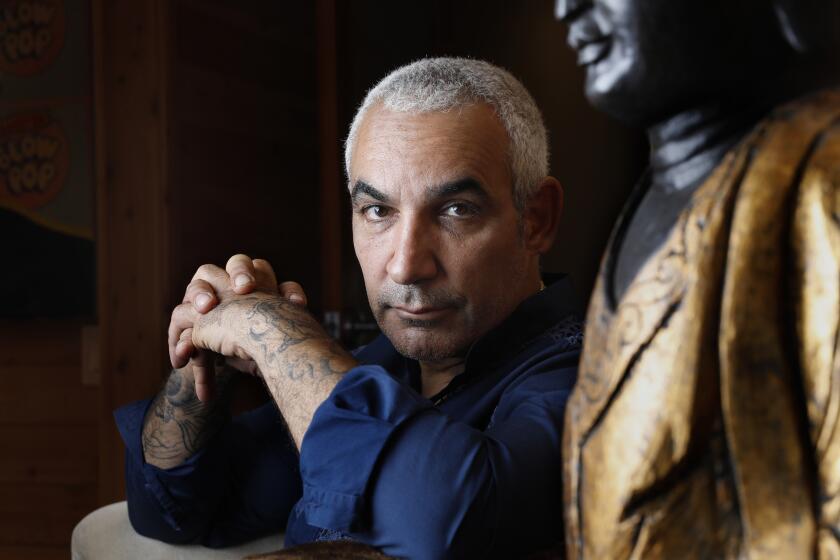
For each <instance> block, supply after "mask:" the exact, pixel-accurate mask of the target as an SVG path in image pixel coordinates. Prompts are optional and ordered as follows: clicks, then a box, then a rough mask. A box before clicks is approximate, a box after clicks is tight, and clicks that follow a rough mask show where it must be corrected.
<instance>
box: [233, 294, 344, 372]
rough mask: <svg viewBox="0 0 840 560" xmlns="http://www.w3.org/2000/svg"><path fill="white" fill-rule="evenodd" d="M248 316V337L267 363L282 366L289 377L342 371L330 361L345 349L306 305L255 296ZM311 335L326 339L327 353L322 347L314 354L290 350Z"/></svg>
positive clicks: (313, 337)
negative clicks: (259, 298) (312, 314)
mask: <svg viewBox="0 0 840 560" xmlns="http://www.w3.org/2000/svg"><path fill="white" fill-rule="evenodd" d="M247 318H248V325H249V330H248V337H249V339H250V340H251V341H252V342H253V343H255V344H256V346H257V347H258V348H259V351H260V352H261V354H262V358H263V359H264V360H265V361H266V363H268V364H271V365H278V366H281V369H282V370H283V371H285V372H286V375H287V377H288V378H289V379H291V380H292V381H299V380H303V379H310V380H316V379H320V378H323V377H328V376H331V375H340V374H342V373H343V372H344V370H341V369H338V368H336V367H334V365H333V364H332V361H333V360H334V359H336V358H339V357H343V356H346V352H345V351H344V349H342V348H341V345H339V344H338V343H337V342H336V341H335V340H332V339H331V338H329V337H328V336H327V334H326V333H325V332H324V330H323V328H322V327H321V326H320V325H319V324H318V323H317V321H315V319H314V318H313V317H312V316H311V315H310V314H309V313H308V312H307V311H306V310H305V309H302V308H300V307H299V306H297V305H295V304H293V303H290V302H288V301H285V300H281V299H278V300H269V301H266V300H256V301H255V302H254V304H253V306H252V307H251V309H250V310H249V311H248V313H247ZM313 339H320V340H321V341H323V342H327V354H326V355H324V354H323V353H322V352H323V348H322V349H321V352H319V353H318V355H317V356H316V355H310V353H308V352H294V353H290V352H289V350H290V349H292V347H295V346H298V345H300V344H302V343H305V342H307V341H310V340H313ZM290 354H294V355H293V356H292V355H290Z"/></svg>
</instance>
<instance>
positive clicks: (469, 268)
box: [117, 58, 580, 558]
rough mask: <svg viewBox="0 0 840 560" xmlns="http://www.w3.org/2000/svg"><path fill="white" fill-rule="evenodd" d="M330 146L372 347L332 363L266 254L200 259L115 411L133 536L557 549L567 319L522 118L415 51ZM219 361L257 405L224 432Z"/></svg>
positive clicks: (333, 352) (500, 89) (490, 87)
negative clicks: (261, 392) (339, 163)
mask: <svg viewBox="0 0 840 560" xmlns="http://www.w3.org/2000/svg"><path fill="white" fill-rule="evenodd" d="M346 146H347V148H346V163H347V175H348V179H349V181H348V188H349V194H350V197H351V200H352V208H353V218H352V221H353V241H354V246H355V250H356V255H357V257H358V259H359V263H360V265H361V268H362V271H363V273H364V279H365V285H366V289H367V293H368V297H369V301H370V305H371V308H372V310H373V312H374V315H375V317H376V319H377V321H378V323H379V325H380V327H381V329H382V331H383V333H384V335H383V336H381V337H379V338H378V339H377V340H375V341H374V342H373V343H371V344H370V345H368V346H366V347H364V348H362V349H359V350H357V351H356V352H355V353H353V354H350V353H348V352H346V351H345V350H344V349H342V348H341V347H340V346H339V345H338V344H337V343H336V342H335V341H333V340H331V339H330V338H329V337H328V336H327V335H326V334H325V332H324V331H323V329H322V328H321V327H320V326H319V325H318V323H317V322H316V321H315V319H314V318H313V317H312V316H311V315H310V314H309V313H308V312H307V311H306V310H305V308H304V307H302V306H301V305H300V304H298V303H295V302H293V301H289V300H287V299H286V298H284V297H282V295H280V294H278V293H276V286H277V281H276V279H275V278H274V274H273V272H272V270H271V267H270V265H268V263H266V262H265V261H260V260H251V259H250V258H248V257H246V256H244V255H237V256H235V257H233V258H232V259H231V260H230V261H229V262H228V264H227V266H226V269H225V270H222V269H220V268H216V267H213V266H207V265H206V266H204V267H202V268H200V269H199V271H198V272H197V273H196V276H195V278H194V279H193V282H192V283H191V284H190V286H189V287H188V288H187V291H186V295H185V299H184V304H182V305H180V306H179V307H178V308H176V310H175V311H174V312H173V315H172V323H171V326H170V332H169V342H170V353H171V357H172V361H173V365H175V366H176V368H178V369H175V370H174V371H173V372H172V374H171V375H170V377H169V380H168V381H167V385H166V388H165V389H164V390H163V391H161V393H160V394H159V395H158V396H157V397H156V398H155V399H154V401H152V402H151V403H149V402H142V403H137V404H135V405H131V406H129V407H126V408H124V409H122V410H121V411H119V412H118V413H117V420H118V424H119V426H120V429H121V433H122V435H123V437H124V439H125V442H126V445H127V447H128V469H127V471H128V472H127V486H128V502H129V514H130V517H131V520H132V523H133V525H134V527H135V528H136V529H137V531H138V532H140V533H141V534H144V535H148V536H151V537H154V538H159V539H162V540H167V541H171V542H189V541H195V540H199V541H201V542H203V543H205V544H206V545H209V546H226V545H229V544H233V543H236V542H240V541H243V540H246V539H250V538H253V537H255V536H258V535H260V534H264V533H265V532H268V531H282V530H283V528H284V526H285V527H286V543H287V545H290V544H297V543H302V542H307V541H317V540H332V539H345V538H349V539H354V540H358V541H361V542H364V543H367V544H370V545H373V546H375V547H378V548H381V549H382V550H384V551H385V552H386V553H388V554H393V555H396V556H403V557H410V558H440V557H461V558H462V557H468V556H475V557H486V556H493V555H496V556H505V555H510V554H512V551H516V554H522V553H524V552H528V551H530V550H538V549H545V548H549V547H551V546H553V545H555V544H556V543H557V542H560V541H562V496H561V481H560V471H559V469H558V468H557V466H558V465H559V464H560V445H561V441H560V440H561V437H560V434H561V433H562V417H563V411H564V406H565V400H566V398H567V396H568V394H569V393H570V391H571V387H572V386H573V383H574V379H575V371H576V369H575V368H576V363H577V359H578V352H579V346H580V328H579V322H578V319H576V314H575V305H574V303H573V301H572V298H571V295H570V293H569V286H568V282H567V281H566V280H560V281H559V282H557V283H555V284H551V285H548V286H544V285H543V284H542V281H541V278H540V274H539V258H540V255H541V254H542V253H544V252H545V251H546V250H548V248H549V247H550V245H551V243H552V242H553V238H554V236H555V234H556V230H557V225H558V219H559V215H560V211H561V207H562V190H561V187H560V185H559V183H558V182H557V181H556V180H555V179H553V178H551V177H547V159H548V158H547V153H548V151H547V144H546V133H545V129H544V126H543V124H542V119H541V117H540V114H539V111H538V109H537V108H536V106H535V105H534V102H533V100H532V99H531V97H530V95H529V94H528V93H527V92H526V91H525V89H524V88H523V87H522V85H521V84H520V83H519V82H517V81H516V80H515V79H514V78H513V77H512V76H511V75H510V74H508V73H507V72H505V71H503V70H501V69H499V68H496V67H494V66H492V65H490V64H487V63H485V62H480V61H475V60H466V59H446V58H443V59H429V60H422V61H419V62H416V63H414V64H412V65H409V66H407V67H404V68H402V69H399V70H397V71H395V72H394V73H392V74H391V75H390V76H388V77H386V78H385V79H384V80H383V81H382V82H380V83H379V84H378V85H377V86H376V87H375V88H374V89H373V90H371V91H370V93H369V94H368V95H367V98H366V99H365V101H364V103H363V104H362V106H361V108H360V109H359V111H358V113H357V115H356V118H355V120H354V122H353V125H352V127H351V130H350V134H349V137H348V139H347V145H346ZM298 289H299V288H298V287H297V286H295V285H285V286H284V290H283V293H284V295H289V296H290V298H291V297H292V294H296V295H297V296H298V299H299V301H302V299H303V298H302V297H301V296H302V295H301V294H300V293H299V292H298ZM222 357H227V361H225V360H224V359H222ZM226 363H227V364H234V365H236V366H237V367H238V368H240V369H243V370H247V371H251V372H254V373H257V374H259V375H260V376H261V377H262V378H263V379H264V380H265V382H266V385H267V387H268V389H269V390H270V392H271V394H272V396H273V397H274V401H275V402H274V403H272V404H270V406H267V407H264V408H262V409H259V410H257V411H256V412H253V413H250V414H248V415H245V416H244V417H241V418H239V419H235V420H234V421H233V422H228V421H227V419H226V418H225V404H226V401H227V399H228V397H229V394H230V387H231V382H232V380H233V379H234V376H233V374H232V373H231V369H230V367H228V366H227V365H226ZM278 411H279V412H278ZM284 423H285V426H287V427H288V432H287V430H286V427H285V426H284V425H283V424H284ZM290 436H291V437H290ZM298 449H299V451H300V456H299V458H298V453H297V451H298ZM301 486H302V496H301ZM290 511H291V515H290ZM287 517H288V524H287V522H286V521H287Z"/></svg>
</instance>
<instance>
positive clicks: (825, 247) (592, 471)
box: [564, 90, 840, 559]
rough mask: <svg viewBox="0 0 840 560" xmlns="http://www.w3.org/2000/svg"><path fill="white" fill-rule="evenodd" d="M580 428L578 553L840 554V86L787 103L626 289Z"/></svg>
mask: <svg viewBox="0 0 840 560" xmlns="http://www.w3.org/2000/svg"><path fill="white" fill-rule="evenodd" d="M641 195H642V193H636V194H635V195H634V197H633V198H632V199H631V201H630V203H629V205H628V208H627V209H626V211H625V213H624V215H623V217H622V218H621V219H620V220H619V222H618V224H617V226H616V229H615V231H614V233H613V237H612V239H611V241H610V245H609V248H608V250H607V252H606V255H605V257H604V259H603V262H602V265H601V272H600V277H599V279H598V282H597V284H596V287H595V291H594V294H593V298H592V302H591V304H590V308H589V312H588V319H587V330H586V339H585V344H584V352H583V358H582V363H581V368H580V374H579V381H578V386H577V387H576V389H575V391H574V394H573V396H572V398H571V400H570V402H569V405H568V410H567V415H566V428H565V429H566V432H565V442H564V447H565V448H564V453H565V457H564V471H565V472H564V474H565V485H566V487H565V491H566V492H565V499H566V503H567V518H566V523H567V551H568V554H569V557H570V558H609V559H618V558H669V559H670V558H736V557H738V558H740V557H745V558H785V559H787V558H809V557H814V556H819V557H821V558H840V546H838V542H839V541H838V538H839V537H840V349H838V342H840V340H838V313H840V90H838V91H824V92H820V93H817V94H813V95H811V96H809V97H807V98H804V99H801V100H799V101H796V102H794V103H792V104H789V105H787V106H784V107H781V108H779V109H777V110H776V111H774V112H773V113H772V114H771V115H770V116H769V117H767V118H766V119H764V121H762V122H761V123H759V125H758V126H757V127H756V128H755V129H754V130H753V132H752V133H750V134H749V136H747V137H746V138H745V139H744V140H743V141H741V142H740V144H739V145H737V146H736V147H735V148H733V149H732V150H731V151H730V152H729V153H728V154H727V155H726V156H725V157H724V159H723V160H722V161H721V163H720V164H719V165H718V167H717V168H716V169H715V170H714V171H713V173H712V174H711V175H710V176H709V177H708V178H707V179H706V180H705V182H704V183H703V184H702V185H701V186H700V187H699V188H698V189H697V190H696V192H695V193H694V195H693V197H692V199H691V201H690V203H689V204H688V205H687V207H686V208H685V209H684V211H683V212H682V214H681V215H680V217H679V219H678V221H677V223H676V225H675V226H674V228H673V230H672V231H671V232H670V234H669V237H668V239H667V240H666V242H665V243H664V244H663V246H662V247H661V248H659V249H658V250H657V251H656V252H655V253H654V254H653V256H652V257H651V258H649V259H648V261H647V262H646V263H645V265H644V266H643V268H642V269H641V271H640V272H639V274H638V275H637V276H636V278H635V280H634V281H633V283H632V284H631V285H630V287H629V289H628V290H627V291H626V293H625V294H624V296H623V297H622V298H621V299H620V301H618V302H614V301H613V297H612V295H611V293H612V289H611V278H612V277H613V275H614V266H615V261H616V258H615V256H616V251H617V249H618V247H619V245H620V241H621V237H622V235H623V233H624V231H625V228H626V226H627V224H628V223H629V218H630V216H631V215H632V212H633V210H634V208H635V206H636V205H637V204H638V201H639V199H640V198H641Z"/></svg>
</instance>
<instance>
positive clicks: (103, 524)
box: [70, 502, 283, 560]
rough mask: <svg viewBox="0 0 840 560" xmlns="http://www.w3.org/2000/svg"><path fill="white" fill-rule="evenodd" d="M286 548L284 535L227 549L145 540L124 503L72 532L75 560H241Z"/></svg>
mask: <svg viewBox="0 0 840 560" xmlns="http://www.w3.org/2000/svg"><path fill="white" fill-rule="evenodd" d="M282 548H283V535H282V534H278V535H271V536H268V537H263V538H261V539H258V540H255V541H251V542H249V543H246V544H243V545H240V546H234V547H231V548H224V549H213V548H205V547H203V546H200V545H171V544H166V543H162V542H160V541H156V540H153V539H149V538H146V537H142V536H140V535H138V534H137V533H136V532H135V531H134V529H133V528H132V527H131V523H130V522H129V521H128V507H127V505H126V503H125V502H118V503H116V504H111V505H108V506H105V507H102V508H99V509H98V510H96V511H94V512H92V513H90V514H88V515H87V516H86V517H85V518H84V519H82V520H81V521H80V522H79V524H78V525H76V528H75V529H73V537H72V539H71V544H70V549H71V558H72V560H110V559H115V560H116V559H119V560H132V559H135V558H136V559H138V560H141V559H142V560H199V559H200V560H233V559H236V560H240V559H241V558H242V557H243V556H247V555H249V554H259V553H265V552H272V551H276V550H279V549H282Z"/></svg>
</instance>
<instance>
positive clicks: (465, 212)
mask: <svg viewBox="0 0 840 560" xmlns="http://www.w3.org/2000/svg"><path fill="white" fill-rule="evenodd" d="M443 213H444V215H446V216H451V217H453V218H463V217H466V216H472V215H473V214H475V208H473V207H472V206H470V205H469V204H464V203H461V202H456V203H454V204H450V205H449V206H447V207H446V208H444V209H443Z"/></svg>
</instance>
